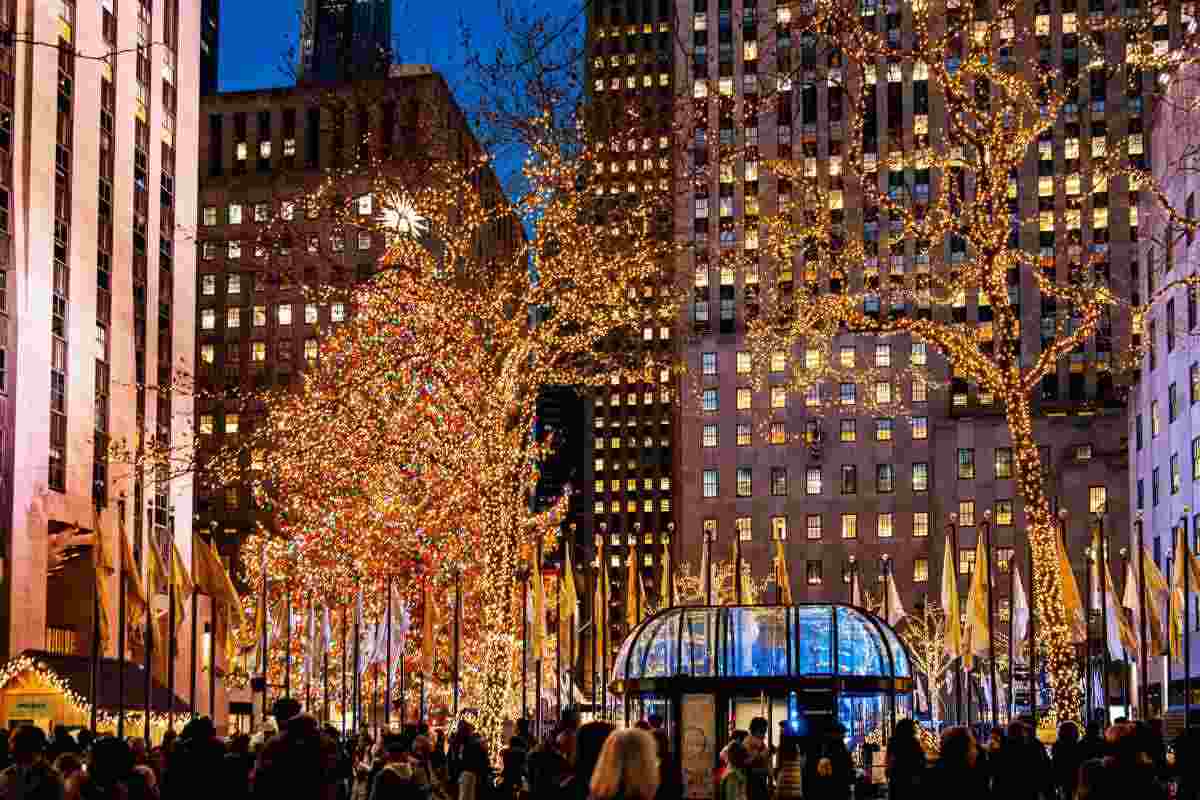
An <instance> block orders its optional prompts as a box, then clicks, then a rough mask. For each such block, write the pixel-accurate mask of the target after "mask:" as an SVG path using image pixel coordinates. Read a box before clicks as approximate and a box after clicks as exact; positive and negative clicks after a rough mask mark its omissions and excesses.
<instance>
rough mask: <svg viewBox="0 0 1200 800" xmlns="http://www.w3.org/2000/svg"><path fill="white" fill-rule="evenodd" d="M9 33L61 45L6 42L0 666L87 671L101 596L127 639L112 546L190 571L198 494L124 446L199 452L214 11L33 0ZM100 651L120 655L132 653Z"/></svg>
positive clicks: (0, 135) (164, 0)
mask: <svg viewBox="0 0 1200 800" xmlns="http://www.w3.org/2000/svg"><path fill="white" fill-rule="evenodd" d="M0 28H3V29H7V30H10V31H11V30H14V29H15V30H19V31H20V32H21V34H22V36H23V37H28V38H29V39H32V40H34V41H36V42H37V43H38V44H39V45H42V44H49V45H52V46H30V45H28V44H25V43H21V42H20V41H18V43H17V44H16V45H15V46H14V45H13V44H12V40H11V38H10V39H9V44H6V45H0V287H3V288H2V290H0V453H2V455H0V548H2V550H0V555H2V556H3V560H4V564H5V568H4V574H3V578H2V579H0V580H3V586H2V591H0V620H2V622H0V656H3V657H12V656H15V655H17V654H19V653H22V652H28V651H47V650H48V651H51V652H52V654H53V655H54V656H56V657H63V658H72V657H81V656H84V655H86V654H87V653H88V652H89V650H90V647H91V643H92V641H93V636H92V632H93V626H92V622H91V619H92V603H91V601H90V598H91V597H92V592H93V588H92V587H93V586H95V585H97V583H98V584H99V585H100V586H101V587H102V588H103V590H104V591H103V592H102V593H103V594H106V595H107V597H108V598H109V600H110V602H109V603H108V604H107V605H105V606H104V608H105V609H106V611H107V615H106V617H107V622H108V624H107V625H106V626H105V627H106V628H107V630H109V631H111V632H113V633H114V634H115V632H116V631H117V624H116V611H117V602H116V598H117V593H116V592H117V583H118V581H117V574H116V573H115V572H111V571H110V572H104V571H102V572H101V575H100V578H99V581H98V582H93V575H94V570H93V567H92V564H93V562H95V561H96V559H95V558H94V556H95V555H96V554H97V553H98V551H99V550H100V548H97V547H96V544H97V543H98V542H99V543H102V544H103V551H104V552H106V553H107V559H106V560H107V561H108V562H109V564H110V565H111V566H112V567H113V568H117V569H124V570H125V571H126V572H127V573H130V572H136V573H138V574H140V573H142V572H143V571H144V570H145V569H146V564H147V562H148V558H147V554H148V552H149V550H150V549H151V548H157V549H158V550H159V552H160V553H161V554H163V555H165V554H166V553H167V552H169V550H170V540H171V539H172V538H173V539H174V541H175V543H176V544H177V546H178V548H179V550H180V553H181V556H182V558H183V560H184V563H185V564H186V563H187V562H188V560H190V556H191V550H192V547H191V545H192V535H191V533H192V524H191V523H192V493H191V491H190V488H185V481H183V480H182V479H179V478H177V477H175V476H172V475H170V474H168V473H167V471H166V470H164V471H163V472H161V473H156V472H154V471H153V469H151V468H144V469H143V468H134V467H133V466H131V465H130V464H129V463H128V461H127V460H126V459H124V458H123V457H116V456H113V455H112V452H113V450H112V448H110V445H111V444H117V445H125V446H127V447H128V448H129V449H132V450H134V451H140V450H143V449H144V447H146V446H149V445H150V444H151V443H153V444H155V445H162V446H164V447H180V448H182V447H183V446H184V445H185V444H186V442H187V441H189V440H190V438H191V416H192V405H193V397H192V396H191V394H190V393H187V392H183V391H178V390H176V389H175V387H176V386H177V385H178V384H177V383H176V381H175V376H177V375H180V374H184V373H186V374H190V373H191V371H192V358H193V353H194V344H193V336H194V314H195V304H194V302H193V294H194V291H195V289H194V287H195V280H196V278H195V247H194V245H193V244H192V243H191V241H190V237H188V236H183V235H181V233H180V231H182V230H184V229H190V228H191V226H192V225H193V224H194V220H195V219H196V169H197V168H196V158H195V154H196V147H197V140H196V131H197V128H198V119H197V115H198V104H199V97H200V92H199V78H200V76H199V64H200V52H199V51H200V41H201V21H200V8H199V4H198V3H194V2H189V0H105V2H103V3H78V4H77V3H75V2H72V0H62V1H61V2H57V3H53V4H46V3H42V2H34V1H33V0H18V1H17V2H9V3H5V4H0ZM110 51H113V52H115V53H116V55H115V56H114V57H112V58H110V59H108V60H100V59H95V58H84V57H73V56H72V54H73V53H81V54H88V53H97V52H99V53H105V52H110ZM122 533H124V535H125V536H126V537H127V540H128V541H129V542H130V545H131V546H130V548H129V551H128V552H129V557H125V556H124V555H121V553H122V548H120V547H119V545H118V543H119V537H120V536H121V534H122ZM55 542H63V543H67V542H70V543H74V545H73V546H71V547H66V548H64V549H60V548H59V547H58V546H57V545H56V544H55ZM89 551H90V556H91V557H90V556H89ZM104 560H105V559H101V560H100V561H99V563H100V565H101V566H102V565H103V563H104ZM130 561H132V563H130ZM206 606H207V602H206V601H205V602H202V603H201V606H200V608H201V614H202V615H203V614H204V613H205V608H206ZM101 638H102V639H104V640H106V641H105V643H104V645H103V647H102V653H103V654H104V655H105V656H108V657H112V656H115V655H116V654H117V637H116V636H115V635H109V636H107V637H103V636H102V637H101ZM179 638H180V642H181V649H180V660H179V661H178V662H177V664H178V667H179V669H178V673H177V674H178V677H179V680H177V681H176V686H177V687H179V686H183V685H184V681H183V680H182V677H183V675H184V674H185V673H184V669H185V667H184V665H185V664H186V663H187V658H188V644H189V643H188V637H186V636H180V637H179ZM126 644H127V645H128V646H130V648H132V642H131V641H130V639H129V638H127V639H126ZM72 688H73V689H74V691H76V692H83V691H85V690H86V689H87V686H86V685H84V686H74V687H72ZM206 688H207V687H206V686H204V687H201V696H200V697H199V698H198V699H197V706H198V707H199V708H208V704H207V693H206V691H205V689H206ZM39 724H40V723H39Z"/></svg>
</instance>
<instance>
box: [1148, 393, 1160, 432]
mask: <svg viewBox="0 0 1200 800" xmlns="http://www.w3.org/2000/svg"><path fill="white" fill-rule="evenodd" d="M1158 417H1159V415H1158V401H1157V400H1151V401H1150V438H1154V437H1155V436H1158V429H1159V418H1158Z"/></svg>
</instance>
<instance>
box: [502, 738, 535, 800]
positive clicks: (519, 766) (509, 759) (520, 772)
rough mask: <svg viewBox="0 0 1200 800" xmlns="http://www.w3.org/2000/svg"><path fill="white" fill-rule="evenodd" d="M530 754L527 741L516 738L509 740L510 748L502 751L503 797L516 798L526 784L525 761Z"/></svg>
mask: <svg viewBox="0 0 1200 800" xmlns="http://www.w3.org/2000/svg"><path fill="white" fill-rule="evenodd" d="M528 757H529V753H528V752H526V750H525V740H524V739H522V738H521V737H520V736H514V737H512V738H511V739H509V740H508V747H506V748H504V749H503V750H501V751H500V786H499V787H498V788H499V790H500V795H501V797H503V798H505V800H508V798H512V797H515V796H516V794H517V792H518V791H519V790H520V789H521V788H522V787H523V786H524V783H525V761H526V759H527V758H528Z"/></svg>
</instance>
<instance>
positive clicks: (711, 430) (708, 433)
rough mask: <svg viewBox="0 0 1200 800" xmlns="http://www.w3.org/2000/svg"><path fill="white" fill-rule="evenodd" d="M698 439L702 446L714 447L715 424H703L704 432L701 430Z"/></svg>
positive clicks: (715, 442) (715, 441)
mask: <svg viewBox="0 0 1200 800" xmlns="http://www.w3.org/2000/svg"><path fill="white" fill-rule="evenodd" d="M700 441H701V446H702V447H716V446H717V442H718V439H717V426H716V425H705V426H704V432H703V435H702V436H701V440H700Z"/></svg>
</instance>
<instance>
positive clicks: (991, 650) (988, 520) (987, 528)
mask: <svg viewBox="0 0 1200 800" xmlns="http://www.w3.org/2000/svg"><path fill="white" fill-rule="evenodd" d="M983 546H984V551H985V552H984V556H985V558H986V560H987V570H986V572H985V575H986V577H987V604H988V605H987V613H988V667H989V672H990V674H989V676H988V680H989V681H990V683H991V687H992V696H991V698H990V699H989V700H988V705H990V706H991V711H992V726H993V727H995V726H996V725H998V724H999V722H1000V719H999V716H998V714H999V709H998V708H997V707H996V706H997V702H996V701H997V700H998V699H999V695H997V694H996V635H995V634H996V590H995V587H993V586H992V510H991V509H990V508H987V509H984V511H983ZM1010 616H1011V614H1010ZM1009 669H1010V670H1011V669H1012V664H1011V662H1010V664H1009Z"/></svg>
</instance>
